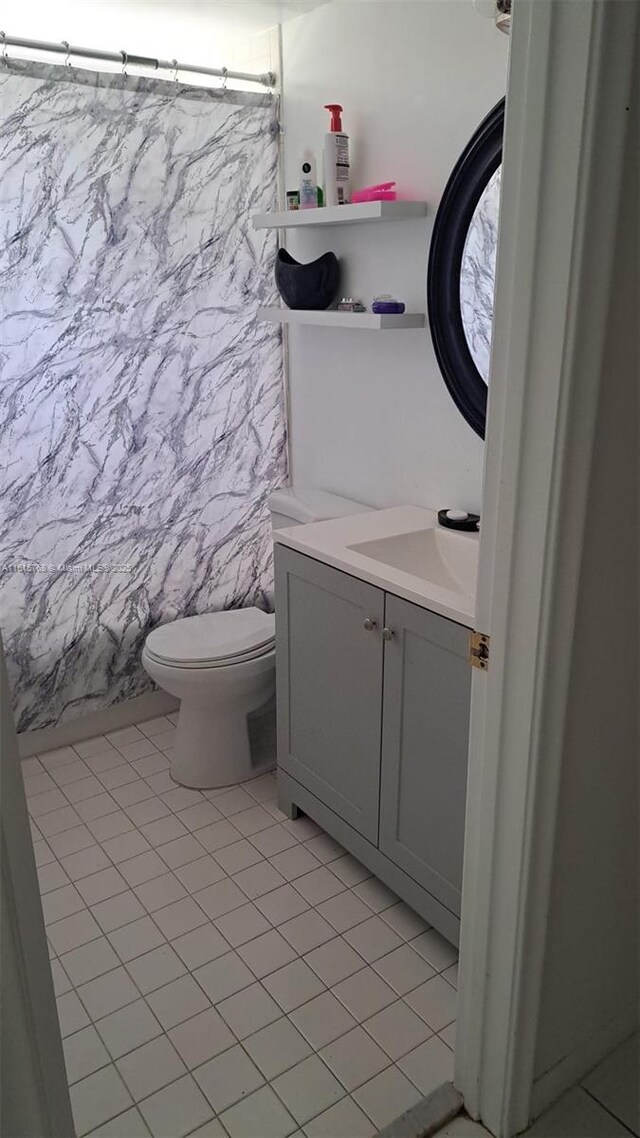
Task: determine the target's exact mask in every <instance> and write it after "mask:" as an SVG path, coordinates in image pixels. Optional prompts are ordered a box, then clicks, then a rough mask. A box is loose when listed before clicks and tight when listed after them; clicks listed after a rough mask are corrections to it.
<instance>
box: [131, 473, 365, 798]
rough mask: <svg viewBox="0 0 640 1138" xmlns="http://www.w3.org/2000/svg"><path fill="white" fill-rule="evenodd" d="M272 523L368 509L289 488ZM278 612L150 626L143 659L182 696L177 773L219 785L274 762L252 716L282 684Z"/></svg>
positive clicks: (276, 499)
mask: <svg viewBox="0 0 640 1138" xmlns="http://www.w3.org/2000/svg"><path fill="white" fill-rule="evenodd" d="M270 508H271V515H272V524H273V528H274V529H276V528H281V527H283V526H293V525H300V524H301V523H304V522H313V521H322V520H325V519H328V518H335V517H342V516H345V515H348V514H356V513H362V512H363V511H365V510H367V509H368V507H367V506H363V505H361V504H360V503H359V502H352V501H350V500H349V499H346V498H340V497H338V496H337V495H334V494H327V493H325V491H323V490H300V491H296V490H294V489H291V488H288V489H284V490H279V491H276V492H275V493H274V494H273V495H272V496H271V499H270ZM275 657H276V653H275V617H274V615H273V614H272V613H265V612H262V611H261V610H260V609H257V608H246V609H231V610H227V611H225V612H215V613H202V614H201V615H199V616H188V617H183V618H181V619H179V620H174V621H170V622H169V623H167V624H163V625H161V626H160V627H159V628H156V629H154V631H153V632H150V633H149V635H148V636H147V639H146V641H145V645H144V648H143V651H142V664H143V667H144V668H145V671H146V672H147V673H148V675H149V676H151V679H152V680H154V681H155V683H156V684H157V685H158V687H160V688H163V689H164V691H167V692H169V693H170V694H171V695H174V696H176V698H177V699H179V700H180V714H179V717H178V728H177V732H176V741H175V746H174V756H173V764H172V767H171V777H172V778H173V779H174V781H175V782H178V783H181V785H182V786H192V787H194V788H198V789H200V790H202V789H214V788H216V787H220V786H229V785H230V784H232V783H236V782H246V780H247V779H250V778H255V777H256V776H257V775H260V774H264V773H265V772H266V771H267V770H272V769H273V767H274V765H275V764H274V760H273V757H272V756H270V755H267V756H262V757H260V756H257V755H255V754H252V751H251V746H250V741H249V725H248V717H249V716H250V715H251V713H252V712H254V711H257V710H258V709H259V708H262V707H264V706H265V705H268V704H269V701H271V700H272V699H273V696H274V694H275V686H276V672H275Z"/></svg>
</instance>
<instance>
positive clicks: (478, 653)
mask: <svg viewBox="0 0 640 1138" xmlns="http://www.w3.org/2000/svg"><path fill="white" fill-rule="evenodd" d="M490 644H491V640H490V638H489V637H488V636H485V634H484V632H471V633H470V634H469V663H470V664H471V666H472V667H473V668H481V669H482V671H483V672H487V671H488V670H489V646H490Z"/></svg>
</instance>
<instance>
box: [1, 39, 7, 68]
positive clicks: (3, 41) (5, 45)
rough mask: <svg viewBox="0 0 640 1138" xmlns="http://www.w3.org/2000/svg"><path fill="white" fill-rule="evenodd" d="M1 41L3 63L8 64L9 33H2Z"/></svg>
mask: <svg viewBox="0 0 640 1138" xmlns="http://www.w3.org/2000/svg"><path fill="white" fill-rule="evenodd" d="M0 39H1V40H2V62H3V63H6V62H7V33H6V32H0Z"/></svg>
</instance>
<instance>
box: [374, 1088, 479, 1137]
mask: <svg viewBox="0 0 640 1138" xmlns="http://www.w3.org/2000/svg"><path fill="white" fill-rule="evenodd" d="M463 1105H464V1104H463V1101H462V1095H461V1094H460V1093H459V1091H457V1090H456V1088H455V1087H454V1085H453V1083H443V1084H442V1086H441V1087H438V1088H437V1089H436V1090H435V1091H432V1092H431V1094H430V1095H427V1097H426V1098H423V1099H422V1101H421V1102H419V1103H416V1105H415V1106H412V1107H411V1109H410V1110H406V1111H405V1112H404V1114H401V1115H400V1117H399V1118H396V1119H395V1121H394V1122H390V1123H389V1125H388V1126H385V1128H384V1130H380V1131H378V1134H377V1138H429V1135H431V1134H437V1133H438V1131H439V1130H440V1129H441V1128H442V1127H443V1126H446V1124H447V1122H451V1120H452V1118H456V1116H457V1115H458V1114H459V1113H460V1111H461V1110H462V1107H463Z"/></svg>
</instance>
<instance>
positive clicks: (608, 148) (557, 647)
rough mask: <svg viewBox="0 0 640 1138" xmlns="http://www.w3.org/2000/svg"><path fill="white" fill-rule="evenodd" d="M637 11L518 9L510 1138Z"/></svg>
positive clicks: (508, 607) (525, 1053)
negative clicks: (604, 173)
mask: <svg viewBox="0 0 640 1138" xmlns="http://www.w3.org/2000/svg"><path fill="white" fill-rule="evenodd" d="M638 10H639V5H638V2H637V0H631V2H630V3H627V2H623V3H609V0H580V3H575V2H574V0H546V2H544V0H543V2H540V0H514V11H513V24H512V37H511V40H512V42H511V56H510V65H509V80H508V88H507V91H508V93H507V113H506V125H505V142H504V160H503V172H502V209H501V219H500V236H499V252H498V272H497V284H496V298H495V311H494V331H493V346H492V370H491V389H490V400H489V415H488V424H487V427H488V430H487V458H486V466H485V482H484V501H483V509H484V512H483V519H482V532H481V542H480V562H479V577H478V596H477V614H476V628H477V630H478V631H480V632H484V633H487V634H488V635H489V636H490V645H491V647H490V664H489V671H488V672H487V673H483V672H480V671H478V670H475V669H474V676H473V683H472V708H471V738H470V758H469V782H468V794H467V819H466V839H465V873H464V882H463V905H462V937H461V962H460V1011H459V1019H458V1041H457V1047H456V1062H455V1084H456V1086H457V1087H458V1089H459V1090H460V1091H461V1092H462V1094H463V1096H464V1100H465V1107H466V1109H467V1111H468V1112H469V1113H470V1114H471V1115H472V1117H474V1118H479V1119H481V1121H482V1122H483V1124H484V1125H485V1126H486V1127H488V1129H489V1130H491V1131H492V1133H494V1134H495V1135H498V1136H499V1138H511V1136H512V1135H514V1134H516V1133H518V1132H519V1131H520V1130H523V1129H524V1128H525V1127H526V1126H527V1125H528V1123H529V1120H530V1117H531V1114H532V1086H533V1066H534V1053H535V1044H536V1037H537V1026H538V1009H539V1003H540V992H541V984H542V975H543V966H544V948H545V931H546V928H545V926H546V913H547V907H548V901H549V896H550V885H551V874H552V868H553V850H554V838H555V822H556V813H557V802H558V795H559V779H560V769H561V759H562V742H563V727H564V717H565V709H566V700H567V690H568V681H569V670H570V657H571V647H572V639H573V635H572V634H573V626H574V619H575V611H576V602H577V594H578V584H579V569H580V563H581V556H582V548H583V541H584V534H585V526H586V524H587V495H588V484H589V475H590V470H591V458H592V450H593V440H594V435H595V427H596V412H597V404H598V398H599V395H600V388H601V383H602V381H603V377H602V372H601V360H602V357H603V347H604V337H605V330H606V325H607V319H608V316H609V305H608V292H609V288H608V285H609V282H610V278H611V271H612V262H613V250H614V245H615V237H616V230H617V223H618V208H619V197H620V185H621V178H622V166H623V159H624V152H625V126H626V123H625V117H624V111H625V103H626V102H627V100H628V96H629V92H630V87H631V81H632V75H633V48H634V43H635V36H636V33H637V25H638ZM603 171H605V172H606V175H605V176H603V173H602V172H603ZM577 1074H579V1072H575V1075H576V1076H577ZM574 1077H575V1076H574ZM562 1089H563V1088H562V1087H558V1086H556V1087H555V1088H554V1090H555V1094H556V1095H557V1094H559V1093H560V1091H561V1090H562ZM544 1105H546V1104H545V1103H542V1102H540V1101H536V1104H535V1106H536V1111H539V1110H541V1109H542V1108H543V1106H544Z"/></svg>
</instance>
